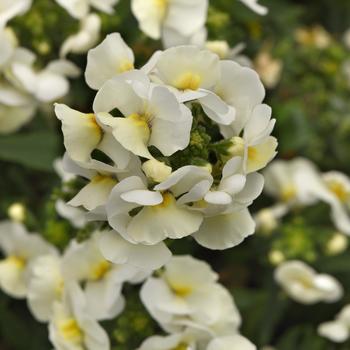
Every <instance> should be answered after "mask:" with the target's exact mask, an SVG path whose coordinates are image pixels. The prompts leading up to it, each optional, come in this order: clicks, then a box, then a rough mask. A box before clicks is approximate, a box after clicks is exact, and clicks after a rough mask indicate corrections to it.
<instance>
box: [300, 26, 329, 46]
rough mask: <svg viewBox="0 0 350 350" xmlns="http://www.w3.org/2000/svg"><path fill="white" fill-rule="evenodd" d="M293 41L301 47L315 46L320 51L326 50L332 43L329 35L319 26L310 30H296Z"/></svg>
mask: <svg viewBox="0 0 350 350" xmlns="http://www.w3.org/2000/svg"><path fill="white" fill-rule="evenodd" d="M295 39H296V41H297V42H298V43H300V44H302V45H305V46H308V45H311V46H315V47H317V48H318V49H320V50H323V49H326V48H327V47H329V45H330V44H331V42H332V37H331V35H330V34H329V33H328V32H327V31H326V30H325V29H324V28H323V27H322V26H319V25H316V26H313V27H312V28H298V29H297V30H296V32H295Z"/></svg>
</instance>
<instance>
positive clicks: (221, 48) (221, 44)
mask: <svg viewBox="0 0 350 350" xmlns="http://www.w3.org/2000/svg"><path fill="white" fill-rule="evenodd" d="M205 48H206V49H208V50H210V51H212V52H214V53H216V54H217V55H218V56H219V57H220V58H221V59H222V60H223V59H225V58H227V57H228V55H229V53H230V46H229V44H228V43H227V41H225V40H213V41H207V42H206V44H205Z"/></svg>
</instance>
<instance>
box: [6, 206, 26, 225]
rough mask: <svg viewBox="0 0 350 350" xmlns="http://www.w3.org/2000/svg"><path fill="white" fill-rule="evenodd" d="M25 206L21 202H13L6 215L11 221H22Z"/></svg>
mask: <svg viewBox="0 0 350 350" xmlns="http://www.w3.org/2000/svg"><path fill="white" fill-rule="evenodd" d="M26 212H27V211H26V208H25V206H24V205H23V204H21V203H13V204H11V205H10V206H9V208H8V209H7V215H8V216H9V218H10V219H11V220H13V221H17V222H23V221H24V220H25V219H26Z"/></svg>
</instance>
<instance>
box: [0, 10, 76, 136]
mask: <svg viewBox="0 0 350 350" xmlns="http://www.w3.org/2000/svg"><path fill="white" fill-rule="evenodd" d="M0 16H1V15H0ZM0 46H1V50H0V134H6V133H10V132H13V131H16V130H18V129H19V128H20V127H22V126H23V125H25V124H26V123H28V122H29V121H30V120H31V118H32V117H33V116H34V115H35V112H36V111H37V109H38V107H40V106H42V105H44V104H48V103H52V102H54V101H57V100H59V99H60V98H62V97H63V96H65V95H66V94H67V93H68V91H69V80H68V78H73V77H77V76H78V75H80V70H79V68H78V67H76V66H75V65H74V64H73V63H71V62H69V61H67V60H63V59H62V60H55V61H52V62H50V63H49V64H48V65H47V66H46V67H45V68H43V69H41V70H37V69H36V68H35V61H36V57H35V55H34V53H32V52H31V51H30V50H27V49H25V48H23V47H19V46H18V41H17V38H16V36H15V34H14V33H13V31H12V30H11V29H10V28H9V27H6V28H5V27H1V26H0Z"/></svg>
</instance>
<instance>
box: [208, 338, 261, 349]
mask: <svg viewBox="0 0 350 350" xmlns="http://www.w3.org/2000/svg"><path fill="white" fill-rule="evenodd" d="M227 349H230V350H256V346H255V345H254V344H252V343H251V342H250V341H249V340H248V339H247V338H244V337H243V336H241V335H240V334H236V335H231V336H226V337H221V338H216V339H213V340H212V341H211V342H210V343H209V345H208V348H207V350H227Z"/></svg>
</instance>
